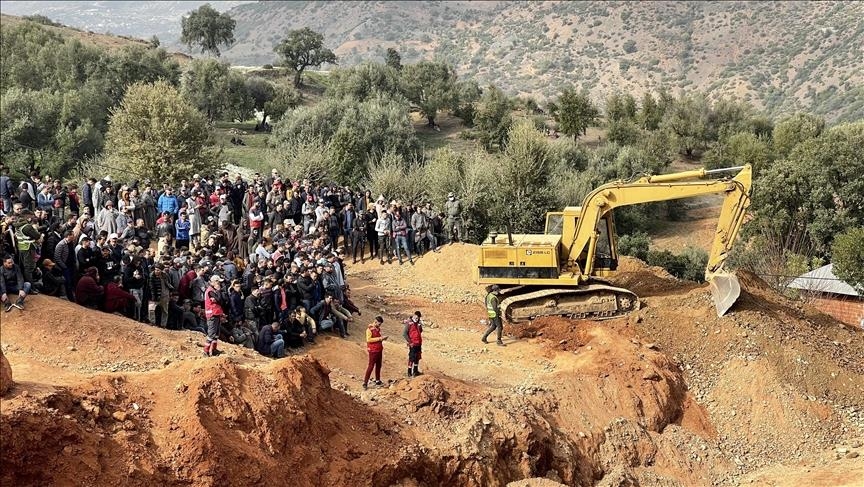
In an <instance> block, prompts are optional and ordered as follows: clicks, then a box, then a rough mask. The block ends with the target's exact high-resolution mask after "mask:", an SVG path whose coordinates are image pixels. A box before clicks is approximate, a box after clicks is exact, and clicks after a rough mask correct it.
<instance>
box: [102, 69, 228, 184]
mask: <svg viewBox="0 0 864 487" xmlns="http://www.w3.org/2000/svg"><path fill="white" fill-rule="evenodd" d="M207 138H208V130H207V121H206V120H205V119H204V116H203V115H202V114H201V113H200V112H199V111H198V110H196V109H195V107H193V106H192V105H191V104H190V103H189V102H188V101H187V100H186V99H185V98H184V97H183V96H181V95H180V92H179V91H178V90H177V89H176V88H174V87H173V86H171V85H170V84H168V83H166V82H164V81H157V82H156V83H152V84H146V83H135V84H134V85H132V86H130V87H129V89H128V90H127V91H126V94H125V96H124V97H123V101H122V103H121V104H120V106H119V107H118V108H117V109H116V110H114V111H113V113H112V115H111V121H110V123H109V129H108V134H107V137H106V145H105V151H106V156H107V159H108V161H110V163H111V165H112V166H114V167H116V168H118V169H120V170H121V171H125V172H127V173H129V174H133V175H135V176H137V177H141V178H150V179H153V180H160V181H176V180H180V179H182V178H188V177H189V176H190V175H191V174H193V173H196V172H203V171H212V169H213V165H214V162H215V159H216V155H215V154H214V153H213V152H212V151H210V150H209V149H208V148H207Z"/></svg>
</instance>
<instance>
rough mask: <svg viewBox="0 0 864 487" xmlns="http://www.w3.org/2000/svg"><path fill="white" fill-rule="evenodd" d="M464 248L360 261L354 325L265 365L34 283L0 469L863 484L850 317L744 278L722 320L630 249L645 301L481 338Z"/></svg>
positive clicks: (189, 477) (78, 478)
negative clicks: (380, 369)
mask: <svg viewBox="0 0 864 487" xmlns="http://www.w3.org/2000/svg"><path fill="white" fill-rule="evenodd" d="M472 250H473V249H471V248H470V247H469V246H454V247H451V248H448V249H445V251H444V252H442V254H441V255H440V256H436V255H429V256H426V257H424V258H422V259H420V260H419V261H418V264H417V266H416V268H415V269H411V268H409V267H408V266H405V267H402V268H399V267H398V266H386V265H385V266H383V267H381V266H378V264H377V263H374V264H368V263H367V264H358V265H357V266H355V267H354V268H352V272H354V274H353V276H354V277H352V279H351V281H350V282H351V286H352V292H353V293H354V299H355V301H356V302H358V303H359V304H361V309H362V311H363V315H362V316H361V317H359V319H358V322H357V323H354V324H352V325H351V331H352V333H351V337H350V338H349V339H348V340H340V339H339V338H334V337H331V336H328V337H326V338H325V339H323V340H319V345H317V346H314V347H310V348H309V349H308V350H305V351H302V352H300V353H297V354H295V355H293V356H291V357H289V358H287V359H282V360H276V361H271V360H269V359H265V358H262V357H259V356H257V355H256V354H255V353H253V352H251V351H249V350H246V349H243V348H240V347H236V346H233V345H224V346H223V348H224V349H225V351H226V353H225V354H224V355H223V356H221V357H218V358H215V359H214V358H211V359H207V358H204V357H201V356H200V350H201V349H200V348H198V347H197V346H196V343H197V342H198V341H199V340H200V336H196V335H193V334H192V333H187V332H167V331H163V330H160V329H156V328H152V327H146V326H142V325H140V324H135V323H132V322H129V321H127V320H125V319H123V318H119V317H115V316H110V315H104V314H98V313H93V312H90V311H87V310H83V309H81V308H78V307H76V306H74V305H71V304H69V303H66V302H63V301H56V300H50V299H48V298H43V297H41V296H37V297H35V298H34V299H33V300H32V301H30V302H29V306H28V310H27V311H26V312H25V313H17V312H15V313H11V314H7V315H5V316H3V317H2V324H0V331H2V343H3V352H4V354H5V355H6V357H7V358H8V359H9V362H10V363H11V365H12V370H13V378H14V380H15V383H14V385H13V387H12V390H11V391H10V392H9V393H7V395H6V396H5V397H3V398H2V400H0V401H2V402H0V406H2V407H0V409H2V413H0V417H2V422H0V440H2V447H3V448H2V455H0V456H2V458H0V461H2V464H0V465H2V474H0V483H2V484H3V485H61V486H65V485H88V486H108V485H111V486H116V485H154V484H163V485H192V486H210V485H259V484H262V483H268V482H269V483H272V482H277V483H278V482H283V481H284V482H291V483H293V484H296V485H401V486H435V485H477V486H481V485H483V486H485V485H491V486H494V485H506V484H508V483H510V482H520V481H521V482H522V484H521V485H554V484H556V483H562V484H566V485H574V486H594V485H599V486H625V485H643V486H655V485H661V486H664V485H668V486H679V485H680V486H690V485H738V484H739V483H741V482H744V481H746V482H752V484H753V485H783V483H782V481H783V480H784V479H786V480H789V479H793V478H794V479H802V478H804V479H810V480H811V481H812V482H811V483H812V484H814V485H816V484H818V485H835V486H839V485H857V484H859V481H860V480H861V479H864V468H862V466H861V461H860V458H855V457H852V454H854V453H857V452H858V451H861V443H860V441H859V439H860V437H861V436H862V432H864V412H862V411H861V410H860V409H859V408H860V405H861V404H862V403H864V401H862V400H861V399H862V397H864V380H862V374H864V357H862V355H864V352H862V350H864V347H862V346H861V345H862V341H861V340H862V339H861V334H860V333H859V332H856V331H854V330H850V329H846V328H843V327H841V326H839V325H837V324H836V323H835V322H833V321H831V320H829V319H827V318H825V317H824V316H821V315H818V314H815V313H814V312H812V311H811V310H809V309H806V308H801V307H796V306H795V305H793V304H792V303H788V302H786V301H785V300H784V299H783V298H782V297H780V296H776V295H773V294H771V293H770V291H769V290H768V289H767V288H766V287H764V286H763V285H762V284H761V283H760V282H759V281H758V280H757V279H756V278H754V277H751V276H747V277H746V279H744V280H742V284H743V285H744V288H745V296H743V298H742V301H741V303H739V305H737V306H736V308H733V312H732V313H731V314H730V315H729V316H727V317H724V318H717V317H716V315H712V313H713V311H712V310H711V308H710V298H709V297H708V294H709V293H708V290H707V288H705V287H704V286H698V285H693V284H688V283H680V282H677V281H675V280H674V279H672V278H671V277H669V276H668V275H664V274H663V273H662V272H660V271H659V270H657V269H651V268H648V267H646V266H644V265H643V264H641V263H639V262H635V261H631V262H628V263H627V265H625V266H623V267H624V270H625V271H626V272H624V273H622V276H621V280H620V282H621V283H622V285H623V284H626V285H628V286H630V288H631V289H634V290H635V291H636V292H638V293H639V294H640V296H643V297H644V299H643V300H644V301H645V306H644V308H643V309H642V310H640V311H639V312H637V313H633V314H631V315H630V316H628V317H625V318H621V319H616V320H610V321H606V322H581V321H571V320H565V319H544V320H537V321H535V322H533V323H532V324H530V325H527V326H520V327H518V328H509V327H508V329H507V332H508V335H509V336H508V337H507V338H506V340H505V341H506V342H507V344H508V346H507V347H504V348H498V347H494V346H493V347H489V346H487V345H484V344H482V343H481V342H480V341H479V334H480V333H481V330H482V328H483V325H482V324H480V323H478V321H479V316H478V315H479V314H480V313H479V312H480V311H482V308H480V307H479V305H478V304H477V290H476V288H472V287H471V286H470V285H469V284H468V283H467V282H461V281H458V280H456V279H452V278H451V279H449V280H448V277H447V276H448V274H449V276H451V277H452V276H454V275H461V274H460V272H461V269H459V268H458V266H459V265H468V264H460V260H459V259H460V258H463V256H464V255H467V254H468V253H470V252H471V251H472ZM464 260H465V262H468V261H469V258H467V257H464ZM454 267H455V268H454ZM436 270H437V272H438V274H434V275H433V274H428V276H429V277H428V278H425V277H424V279H417V278H416V277H417V274H415V273H417V272H418V271H420V272H424V273H431V272H433V271H436ZM421 275H423V274H421ZM414 309H422V310H423V311H424V318H425V320H426V322H427V327H426V330H425V332H424V360H423V361H422V362H421V363H422V364H423V368H424V369H425V374H424V375H423V376H420V377H417V378H413V379H408V378H405V377H404V369H403V367H404V358H405V357H404V356H405V349H404V345H400V343H401V336H400V335H401V325H400V323H399V321H400V320H401V319H402V318H404V317H405V316H407V315H408V314H410V313H411V312H412V311H413V310H414ZM375 314H381V315H382V316H384V317H385V324H384V326H383V329H384V332H385V333H386V334H389V335H390V337H391V338H390V340H389V341H388V342H385V363H384V378H385V380H386V381H387V382H386V384H385V386H383V387H378V388H376V387H372V388H370V389H369V390H363V389H362V388H361V387H360V382H361V376H362V372H363V370H364V369H365V363H366V359H365V347H364V345H363V343H362V332H363V327H364V326H365V323H366V322H367V321H371V318H372V316H374V315H375ZM804 363H806V365H803V364H804ZM388 379H389V380H388ZM856 445H857V446H856ZM841 451H843V452H844V453H843V454H842V455H841V454H840V453H839V452H841ZM847 456H849V457H850V458H847ZM838 457H839V458H838ZM781 467H782V468H781ZM540 477H543V478H545V479H544V480H542V482H544V483H542V484H540V483H525V482H535V481H534V480H531V481H528V480H526V479H534V478H540ZM536 482H540V481H539V480H538V481H536ZM789 485H794V484H789Z"/></svg>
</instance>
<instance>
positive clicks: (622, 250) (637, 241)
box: [618, 232, 651, 261]
mask: <svg viewBox="0 0 864 487" xmlns="http://www.w3.org/2000/svg"><path fill="white" fill-rule="evenodd" d="M650 244H651V239H650V238H649V237H648V234H647V233H645V232H636V233H633V234H631V235H622V236H621V237H619V238H618V254H619V255H629V256H631V257H636V258H637V259H639V260H642V261H647V260H648V248H649V246H650Z"/></svg>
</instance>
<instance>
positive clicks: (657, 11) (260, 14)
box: [224, 2, 864, 121]
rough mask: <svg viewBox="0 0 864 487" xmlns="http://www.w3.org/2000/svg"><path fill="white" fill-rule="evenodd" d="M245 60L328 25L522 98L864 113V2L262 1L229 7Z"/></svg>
mask: <svg viewBox="0 0 864 487" xmlns="http://www.w3.org/2000/svg"><path fill="white" fill-rule="evenodd" d="M229 14H230V15H232V16H233V17H234V18H235V19H236V21H237V29H236V31H235V38H236V43H235V45H234V46H233V47H231V49H228V50H227V51H225V52H224V58H225V59H226V60H228V61H230V62H232V63H234V64H240V65H252V64H257V65H260V64H263V63H272V62H274V61H275V55H274V53H273V46H274V45H275V44H277V43H278V42H279V41H280V40H281V39H282V38H283V37H284V34H285V32H286V31H287V30H289V29H296V28H301V27H306V26H308V27H310V28H312V29H313V30H316V31H319V32H323V33H324V35H325V39H326V41H327V44H328V45H329V46H330V47H331V48H335V52H336V54H337V56H338V57H339V64H340V65H341V66H348V65H352V64H356V63H359V62H361V61H363V60H370V59H371V60H381V59H383V54H384V52H385V51H386V49H387V48H389V47H393V48H396V49H397V50H399V52H400V53H401V54H402V57H403V61H407V62H413V61H416V60H418V59H420V58H431V57H440V58H443V59H446V60H447V61H449V62H451V63H453V64H455V65H456V66H457V70H458V72H459V74H460V75H461V76H463V77H469V78H474V79H476V80H477V81H478V82H480V83H481V84H486V83H495V84H497V85H498V86H500V87H501V88H503V89H504V90H506V91H508V92H509V93H511V94H520V95H532V96H537V97H540V98H545V97H551V96H555V95H556V94H557V93H558V92H559V90H560V88H561V87H562V86H565V85H567V84H573V85H576V86H577V87H579V86H581V87H584V88H586V89H588V90H590V91H591V94H592V95H593V96H594V97H595V98H597V99H602V98H604V97H605V96H606V95H608V94H610V93H612V92H614V91H616V90H621V91H625V92H631V93H636V94H639V93H641V92H643V91H645V90H654V89H657V88H659V87H660V86H667V87H670V88H672V89H683V88H686V89H699V90H706V91H708V92H710V94H711V96H713V97H717V96H721V95H728V96H736V97H740V98H742V99H744V100H748V101H750V102H752V103H754V104H756V105H757V106H761V107H764V108H766V109H768V110H769V111H770V112H772V113H774V114H777V113H782V112H786V111H792V110H796V109H800V110H806V111H811V112H815V113H818V114H822V115H825V116H826V118H828V119H829V120H831V121H833V120H840V119H847V120H848V119H857V118H861V117H864V88H862V86H864V58H862V56H861V50H860V46H861V45H862V44H864V20H862V19H864V3H861V2H819V3H805V2H772V3H768V2H644V3H643V2H626V3H625V2H542V3H541V2H423V3H414V2H326V3H325V2H259V3H254V4H243V5H239V6H237V7H234V8H233V9H231V10H230V11H229Z"/></svg>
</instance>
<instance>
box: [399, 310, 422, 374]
mask: <svg viewBox="0 0 864 487" xmlns="http://www.w3.org/2000/svg"><path fill="white" fill-rule="evenodd" d="M421 316H422V315H421V314H420V312H419V311H415V312H414V314H413V315H412V316H411V318H408V319H407V320H405V321H404V322H403V324H404V325H405V328H404V330H403V331H402V338H404V339H405V342H406V343H407V344H408V377H416V376H418V375H422V373H421V372H420V370H419V369H418V367H419V365H420V359H421V358H422V353H423V350H422V347H423V322H422V321H420V317H421Z"/></svg>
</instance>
